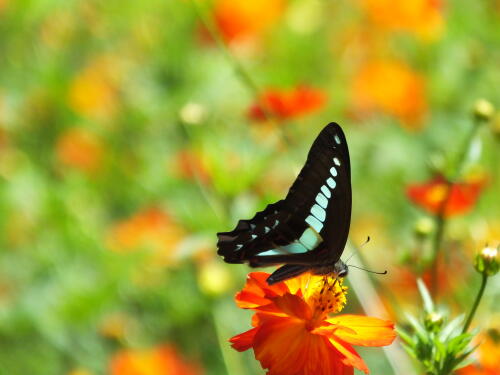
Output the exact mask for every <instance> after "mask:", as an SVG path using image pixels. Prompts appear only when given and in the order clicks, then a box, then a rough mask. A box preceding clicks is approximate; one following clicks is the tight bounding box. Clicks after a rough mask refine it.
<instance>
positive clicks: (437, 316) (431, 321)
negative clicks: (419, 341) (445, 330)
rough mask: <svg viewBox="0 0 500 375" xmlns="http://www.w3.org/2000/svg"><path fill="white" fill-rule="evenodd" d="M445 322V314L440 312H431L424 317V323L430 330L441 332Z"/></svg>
mask: <svg viewBox="0 0 500 375" xmlns="http://www.w3.org/2000/svg"><path fill="white" fill-rule="evenodd" d="M443 323H444V317H443V314H441V313H438V312H435V311H433V312H430V313H428V314H427V316H426V317H425V319H424V325H425V328H426V329H427V331H429V332H439V331H440V330H441V327H442V326H443Z"/></svg>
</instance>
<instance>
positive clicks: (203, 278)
mask: <svg viewBox="0 0 500 375" xmlns="http://www.w3.org/2000/svg"><path fill="white" fill-rule="evenodd" d="M232 281H233V280H232V278H231V274H230V273H229V271H228V269H227V267H225V266H224V265H223V264H222V262H218V261H216V260H209V261H205V262H203V263H202V264H201V266H200V268H199V271H198V285H199V286H200V289H201V290H202V291H203V292H204V293H205V294H207V295H211V296H217V295H220V294H223V293H225V292H227V291H228V290H230V289H231V288H232V287H233V283H232Z"/></svg>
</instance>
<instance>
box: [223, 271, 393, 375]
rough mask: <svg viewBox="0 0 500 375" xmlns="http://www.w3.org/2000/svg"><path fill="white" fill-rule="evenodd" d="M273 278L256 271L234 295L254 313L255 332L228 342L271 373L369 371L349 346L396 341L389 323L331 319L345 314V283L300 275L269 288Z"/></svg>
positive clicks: (341, 374)
mask: <svg viewBox="0 0 500 375" xmlns="http://www.w3.org/2000/svg"><path fill="white" fill-rule="evenodd" d="M268 276H269V274H267V273H264V272H252V273H250V274H249V275H248V279H247V283H246V285H245V287H244V288H243V290H242V291H241V292H239V293H238V294H237V295H236V303H237V305H238V306H239V307H240V308H244V309H252V310H254V311H256V313H255V314H254V316H253V319H252V325H253V326H254V328H252V329H251V330H249V331H247V332H244V333H242V334H239V335H237V336H234V337H233V338H231V339H230V342H231V343H232V346H233V348H235V349H236V350H238V351H244V350H248V349H250V348H253V350H254V353H255V358H256V359H257V360H259V361H260V363H261V365H262V367H263V368H265V369H267V370H268V375H313V374H314V375H337V374H339V375H347V374H353V372H354V370H353V369H354V368H357V369H359V370H362V371H364V372H365V373H368V368H367V366H366V364H365V363H364V361H363V359H361V357H360V356H359V355H358V354H357V353H356V351H355V350H354V349H353V347H352V346H351V345H361V346H384V345H389V344H390V343H392V341H393V340H394V338H395V337H396V335H395V333H394V330H393V328H394V324H393V323H392V322H389V321H385V320H381V319H377V318H371V317H366V316H359V315H339V316H335V317H329V316H328V314H329V313H336V312H339V311H340V310H342V308H343V307H344V305H345V302H346V298H345V292H346V290H347V288H346V287H344V286H342V280H341V279H333V278H331V277H323V276H311V275H301V276H299V277H297V278H295V279H291V280H286V281H284V282H280V283H277V284H274V285H272V286H269V285H268V284H267V282H266V279H267V277H268Z"/></svg>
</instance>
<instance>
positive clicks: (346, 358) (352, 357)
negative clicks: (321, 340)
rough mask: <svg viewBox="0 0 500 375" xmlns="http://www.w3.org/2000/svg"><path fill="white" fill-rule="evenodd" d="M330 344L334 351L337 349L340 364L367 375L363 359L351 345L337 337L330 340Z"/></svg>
mask: <svg viewBox="0 0 500 375" xmlns="http://www.w3.org/2000/svg"><path fill="white" fill-rule="evenodd" d="M330 342H331V344H332V345H333V346H334V347H335V349H337V350H338V351H339V352H340V354H342V356H343V358H342V362H343V363H344V364H345V365H348V366H352V367H356V368H357V369H358V370H361V371H363V372H364V373H365V374H368V372H369V370H368V367H367V366H366V363H365V361H363V359H362V358H361V357H360V356H359V354H358V353H356V351H355V350H354V349H353V347H352V346H351V345H349V344H348V343H347V342H344V341H342V340H341V339H339V338H337V337H332V338H330Z"/></svg>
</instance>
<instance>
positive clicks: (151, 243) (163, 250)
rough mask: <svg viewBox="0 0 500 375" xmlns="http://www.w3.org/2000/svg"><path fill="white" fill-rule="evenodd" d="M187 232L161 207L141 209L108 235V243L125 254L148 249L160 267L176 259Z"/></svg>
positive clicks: (118, 223) (114, 227)
mask: <svg viewBox="0 0 500 375" xmlns="http://www.w3.org/2000/svg"><path fill="white" fill-rule="evenodd" d="M183 238H184V231H183V230H182V228H181V227H179V226H178V225H177V224H175V223H174V221H173V220H172V218H171V217H170V216H169V215H167V214H166V213H165V212H163V211H161V210H160V209H158V208H150V209H147V210H144V211H141V212H138V213H137V214H135V215H134V216H132V217H130V218H128V219H125V220H123V221H119V222H117V223H116V224H115V225H114V226H113V227H112V228H111V230H110V232H109V234H108V241H107V243H108V246H109V247H110V249H111V250H113V251H116V252H121V253H126V252H131V251H136V250H141V249H147V250H150V251H152V253H153V260H154V263H155V264H157V265H160V266H163V265H168V264H169V263H171V262H172V260H173V258H174V255H175V253H176V249H177V246H178V244H179V242H180V241H181V240H182V239H183Z"/></svg>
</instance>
